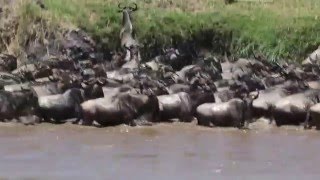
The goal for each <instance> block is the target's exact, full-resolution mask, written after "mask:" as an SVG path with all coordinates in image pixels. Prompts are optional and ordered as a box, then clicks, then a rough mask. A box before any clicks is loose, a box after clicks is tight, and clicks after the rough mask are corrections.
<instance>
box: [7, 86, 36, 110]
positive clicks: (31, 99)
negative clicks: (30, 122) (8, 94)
mask: <svg viewBox="0 0 320 180" xmlns="http://www.w3.org/2000/svg"><path fill="white" fill-rule="evenodd" d="M12 95H13V97H14V100H13V102H12V104H13V106H14V109H15V111H16V112H17V115H29V114H31V113H33V112H35V110H36V108H37V97H36V96H35V95H34V93H33V92H31V91H30V90H24V89H23V90H22V91H19V92H13V94H12Z"/></svg>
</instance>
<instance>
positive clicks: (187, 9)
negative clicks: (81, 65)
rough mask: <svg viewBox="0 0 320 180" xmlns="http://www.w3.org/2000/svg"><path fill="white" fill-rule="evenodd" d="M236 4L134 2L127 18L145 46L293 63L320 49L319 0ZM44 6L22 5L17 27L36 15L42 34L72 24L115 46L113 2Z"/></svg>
mask: <svg viewBox="0 0 320 180" xmlns="http://www.w3.org/2000/svg"><path fill="white" fill-rule="evenodd" d="M238 1H239V2H235V3H233V4H230V5H225V4H224V0H139V1H138V0H136V2H137V4H138V7H139V10H138V11H137V12H135V13H134V16H133V17H134V26H135V28H136V30H137V35H138V39H139V41H140V42H141V43H143V44H144V46H145V47H147V48H148V47H150V48H151V47H161V46H166V45H170V44H174V43H177V42H181V41H183V40H195V41H196V42H197V43H199V45H204V46H211V49H212V50H213V51H214V52H216V53H224V52H225V51H228V52H229V53H231V54H233V55H236V56H242V57H249V56H252V55H253V54H263V55H264V56H266V57H268V58H269V59H270V60H277V59H281V58H285V59H293V60H298V61H301V60H302V59H303V58H304V57H305V56H306V55H307V54H308V53H311V52H312V51H313V50H315V49H316V48H317V47H318V46H319V45H320V11H319V9H320V1H319V0H273V1H274V2H270V0H264V2H263V1H262V0H250V1H251V2H243V1H244V0H238ZM121 2H134V1H121ZM44 3H45V5H46V6H47V8H48V10H46V11H45V10H40V8H37V7H33V6H32V7H31V6H30V5H26V4H25V5H24V6H23V8H22V9H24V10H22V11H21V13H22V14H23V18H22V20H21V23H23V24H25V26H28V25H30V23H31V22H30V21H33V20H35V19H37V18H38V20H39V17H40V19H41V20H42V21H43V20H45V21H47V22H46V23H45V24H46V25H45V27H46V28H48V31H51V32H55V31H56V30H55V27H56V26H57V25H60V26H61V27H63V26H70V25H74V26H76V27H80V28H82V29H84V30H85V31H87V32H88V33H89V34H90V35H91V36H92V37H93V38H94V39H95V40H97V42H99V44H101V46H102V47H104V48H110V49H113V48H116V47H117V46H119V43H118V42H119V30H120V25H121V13H119V12H118V8H117V2H116V1H113V0H44ZM50 29H51V30H50ZM21 30H25V29H23V27H21Z"/></svg>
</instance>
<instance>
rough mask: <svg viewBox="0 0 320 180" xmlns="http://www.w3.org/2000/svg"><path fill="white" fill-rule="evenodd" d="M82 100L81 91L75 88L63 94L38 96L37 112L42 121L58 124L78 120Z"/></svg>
mask: <svg viewBox="0 0 320 180" xmlns="http://www.w3.org/2000/svg"><path fill="white" fill-rule="evenodd" d="M84 100H85V97H84V92H83V90H80V89H76V88H72V89H69V90H67V91H66V92H65V93H63V94H56V95H49V96H40V97H39V98H38V109H37V112H38V114H39V116H40V117H41V118H43V120H44V121H46V122H56V123H59V122H60V121H62V120H67V119H71V118H78V117H79V116H80V104H81V103H82V102H84ZM51 119H53V120H54V121H51Z"/></svg>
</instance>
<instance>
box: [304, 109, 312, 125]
mask: <svg viewBox="0 0 320 180" xmlns="http://www.w3.org/2000/svg"><path fill="white" fill-rule="evenodd" d="M310 118H311V117H310V111H307V115H306V119H305V121H304V129H311V125H310Z"/></svg>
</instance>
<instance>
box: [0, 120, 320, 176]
mask: <svg viewBox="0 0 320 180" xmlns="http://www.w3.org/2000/svg"><path fill="white" fill-rule="evenodd" d="M251 128H252V129H251V130H249V131H244V130H237V129H233V128H227V129H226V128H205V127H199V126H196V125H195V124H192V123H191V124H180V123H176V124H159V125H155V126H152V127H127V126H118V127H109V128H94V127H82V126H75V125H71V124H66V125H51V124H41V125H37V126H23V125H16V124H1V125H0V145H1V147H0V154H1V156H0V179H71V178H72V179H146V178H148V179H155V180H158V179H159V180H160V179H161V180H162V179H190V180H193V179H245V180H247V179H257V178H259V179H268V180H269V179H290V180H291V179H319V177H320V168H319V167H320V156H319V155H318V152H319V151H320V132H317V131H314V130H311V131H303V130H302V128H300V127H281V128H276V127H272V126H269V125H267V124H265V123H261V124H257V125H253V126H252V127H251Z"/></svg>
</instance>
